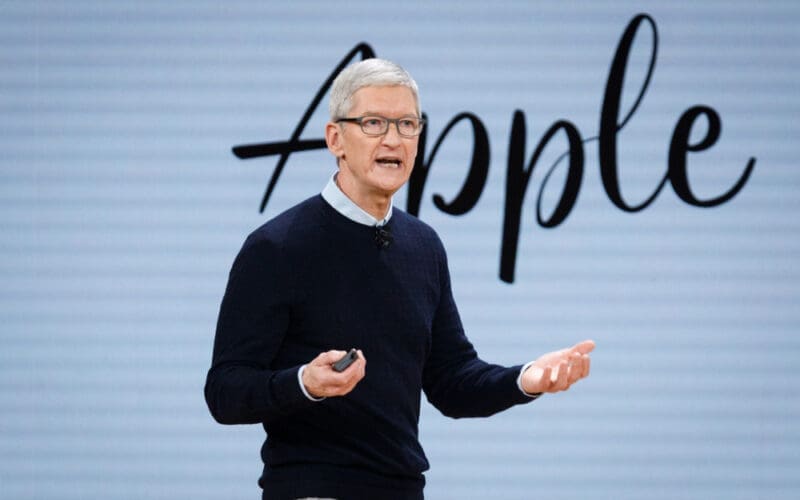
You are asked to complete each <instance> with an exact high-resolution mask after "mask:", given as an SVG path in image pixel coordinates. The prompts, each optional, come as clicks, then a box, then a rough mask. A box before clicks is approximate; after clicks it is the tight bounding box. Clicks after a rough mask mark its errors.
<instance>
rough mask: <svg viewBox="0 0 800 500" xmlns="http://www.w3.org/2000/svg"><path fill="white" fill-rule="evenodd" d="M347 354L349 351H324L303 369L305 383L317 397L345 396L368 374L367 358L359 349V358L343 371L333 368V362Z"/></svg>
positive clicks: (310, 392) (312, 394) (307, 388)
mask: <svg viewBox="0 0 800 500" xmlns="http://www.w3.org/2000/svg"><path fill="white" fill-rule="evenodd" d="M345 354H347V351H328V352H323V353H322V354H320V355H319V356H317V357H316V358H314V359H313V360H312V361H311V362H310V363H308V364H307V365H306V367H305V369H304V370H303V385H304V386H305V388H306V391H308V393H309V394H310V395H311V396H313V397H315V398H327V397H332V396H344V395H345V394H347V393H348V392H350V391H352V390H353V388H354V387H355V386H356V384H358V383H359V382H360V381H361V379H362V378H364V375H365V374H366V367H367V360H366V358H365V357H364V353H362V352H361V351H358V359H357V360H355V361H354V362H353V364H352V365H350V366H349V367H347V369H346V370H344V371H343V372H341V373H340V372H337V371H336V370H334V369H333V363H335V362H336V361H338V360H339V359H341V357H342V356H344V355H345Z"/></svg>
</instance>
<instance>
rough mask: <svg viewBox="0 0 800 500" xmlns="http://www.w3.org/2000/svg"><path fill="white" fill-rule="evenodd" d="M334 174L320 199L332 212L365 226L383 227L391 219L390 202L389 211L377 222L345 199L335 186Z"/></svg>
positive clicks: (370, 215)
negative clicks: (334, 211) (331, 208)
mask: <svg viewBox="0 0 800 500" xmlns="http://www.w3.org/2000/svg"><path fill="white" fill-rule="evenodd" d="M337 174H338V172H337V173H335V174H333V175H332V176H331V178H330V180H328V184H327V185H326V186H325V189H323V190H322V199H323V200H325V201H327V202H328V205H330V206H332V207H333V208H334V210H336V211H337V212H339V213H340V214H342V215H344V216H345V217H347V218H348V219H350V220H351V221H353V222H358V223H359V224H364V225H365V226H384V225H386V224H387V223H388V222H389V219H391V218H392V202H391V201H390V202H389V210H387V211H386V216H385V217H384V218H383V219H382V220H378V219H376V218H375V217H373V216H372V214H370V213H369V212H367V211H366V210H364V209H363V208H361V207H359V206H358V205H356V203H355V202H354V201H353V200H351V199H350V198H348V197H347V195H346V194H344V193H343V192H342V190H341V189H339V186H337V185H336V175H337Z"/></svg>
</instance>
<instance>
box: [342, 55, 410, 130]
mask: <svg viewBox="0 0 800 500" xmlns="http://www.w3.org/2000/svg"><path fill="white" fill-rule="evenodd" d="M395 85H400V86H403V87H407V88H408V89H409V90H411V93H412V94H413V95H414V101H415V102H416V103H417V116H422V114H421V111H420V109H421V108H420V105H419V89H418V87H417V82H415V81H414V79H413V78H411V75H409V74H408V72H407V71H406V70H404V69H403V68H402V67H400V65H398V64H395V63H393V62H391V61H387V60H385V59H365V60H363V61H361V62H357V63H355V64H351V65H350V66H348V67H347V68H345V69H344V70H342V72H341V73H339V75H338V76H337V77H336V79H335V80H334V81H333V85H332V86H331V100H330V103H329V104H328V111H329V112H330V114H331V121H335V120H337V119H338V118H344V117H346V116H347V113H349V112H350V109H351V108H352V107H353V102H352V97H353V94H355V93H356V92H357V91H358V90H360V89H362V88H364V87H390V86H395Z"/></svg>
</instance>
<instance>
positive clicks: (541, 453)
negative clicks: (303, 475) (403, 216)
mask: <svg viewBox="0 0 800 500" xmlns="http://www.w3.org/2000/svg"><path fill="white" fill-rule="evenodd" d="M798 25H800V4H798V3H797V2H791V1H770V2H752V1H748V2H745V1H730V0H728V1H724V2H723V1H708V2H649V1H637V2H630V1H615V2H608V1H599V2H598V1H588V0H586V1H577V2H529V1H512V0H500V1H495V2H485V1H465V0H458V1H455V0H453V1H440V2H424V1H417V0H408V1H406V2H401V3H397V2H393V3H387V4H383V3H379V2H371V1H352V2H338V3H335V2H334V3H331V2H324V1H304V2H261V1H246V0H241V1H229V2H212V1H200V2H197V1H192V2H156V1H136V2H133V1H130V2H127V1H120V2H103V1H92V0H82V1H74V2H59V1H36V0H32V1H23V0H18V1H15V0H6V1H4V2H3V3H2V5H0V65H1V66H0V67H2V76H1V77H0V116H1V117H2V119H0V234H2V235H1V236H0V497H2V498H9V499H56V498H58V499H85V498H115V499H117V498H118V499H161V498H163V499H174V498H193V499H212V498H215V499H216V498H259V495H260V490H259V489H258V486H257V485H256V480H257V478H258V477H259V475H260V473H261V467H262V464H261V461H260V458H259V450H260V446H261V443H262V441H263V438H264V431H263V429H262V428H261V427H260V426H255V425H254V426H221V425H218V424H217V423H215V422H214V421H213V419H212V418H211V416H210V414H209V412H208V410H207V408H206V405H205V401H204V399H203V384H204V382H205V374H206V371H207V370H208V367H209V365H210V361H211V350H212V343H213V338H214V328H215V323H216V316H217V313H218V310H219V304H220V300H221V298H222V294H223V291H224V288H225V283H226V281H227V275H228V271H229V269H230V265H231V263H232V261H233V258H234V256H235V255H236V253H237V251H238V250H239V248H240V246H241V244H242V242H243V240H244V238H245V237H246V235H247V234H248V233H249V232H250V231H252V230H253V229H254V228H256V227H257V226H259V225H261V224H262V223H263V222H264V221H266V220H268V219H269V218H271V217H274V216H275V215H277V214H279V213H280V212H282V211H283V210H285V209H286V208H288V207H290V206H292V205H294V204H296V203H298V202H300V201H302V200H304V199H305V198H307V197H309V196H312V195H314V194H316V193H319V192H320V190H321V189H322V188H323V187H324V185H325V183H326V182H327V180H328V178H329V176H330V175H331V174H332V172H333V171H334V170H335V163H334V160H333V158H332V156H331V155H330V153H329V152H328V151H327V150H325V149H322V148H321V147H320V146H321V145H320V140H321V139H322V137H323V128H324V124H325V122H326V120H327V97H328V96H327V88H326V87H325V85H324V84H325V82H326V80H327V79H328V78H329V76H330V75H331V74H332V72H333V71H334V69H335V68H336V67H337V66H338V65H340V64H341V63H343V62H346V61H356V60H360V59H361V58H363V57H366V56H369V55H372V54H374V55H377V56H379V57H384V58H387V59H391V60H394V61H397V62H399V63H400V64H402V65H403V66H404V67H406V69H408V70H409V71H410V72H411V74H412V75H414V77H415V79H416V80H417V82H418V83H419V85H420V90H421V104H422V109H423V111H424V113H425V115H426V117H427V118H428V125H427V127H426V131H425V136H424V137H423V140H424V146H423V147H420V151H419V158H420V159H419V161H418V165H417V170H416V172H415V177H414V183H413V184H412V185H410V187H407V188H404V189H403V190H401V191H400V192H399V193H398V194H397V195H396V197H395V200H394V201H395V205H396V206H397V207H398V208H400V209H403V210H407V211H409V212H411V213H413V214H416V215H417V216H418V217H420V218H421V219H422V220H424V221H425V222H427V223H428V224H430V225H432V226H433V227H434V228H435V229H436V231H437V232H438V233H439V235H440V237H441V238H442V240H443V242H444V244H445V247H446V248H447V251H448V255H449V263H450V269H451V273H452V281H453V287H454V293H455V296H456V301H457V303H458V306H459V310H460V313H461V316H462V319H463V322H464V325H465V328H466V331H467V334H468V336H469V338H470V339H471V340H472V342H473V343H474V344H475V346H476V348H477V349H478V351H479V353H480V355H481V357H482V358H483V359H486V360H488V361H492V362H496V363H502V364H517V363H524V362H527V361H529V360H532V359H535V358H536V357H537V356H538V355H540V354H542V353H544V352H547V351H550V350H553V349H557V348H561V347H565V346H568V345H571V344H573V343H575V342H577V341H579V340H582V339H585V338H592V339H594V340H595V341H596V342H597V349H596V351H595V353H594V355H593V365H592V374H591V376H590V377H589V378H588V379H587V380H585V381H583V382H581V383H580V384H578V385H576V386H575V387H574V388H573V389H572V390H570V391H569V392H567V393H561V394H556V395H547V396H545V397H542V398H541V399H540V400H538V401H536V402H535V403H533V404H532V405H525V406H522V407H517V408H513V409H511V410H509V411H506V412H504V413H502V414H500V415H497V416H494V417H492V418H490V419H463V420H457V421H454V420H450V419H448V418H446V417H444V416H442V415H441V414H439V413H438V411H436V410H435V409H434V408H433V407H431V406H430V405H428V404H427V402H425V404H424V407H423V411H422V416H421V423H420V425H421V441H422V443H423V446H424V447H425V450H426V453H427V455H428V458H429V459H430V462H431V470H430V471H429V472H428V473H427V474H426V477H427V481H428V486H427V488H426V496H427V497H428V498H432V499H447V498H464V499H466V498H470V499H479V498H480V499H482V498H487V497H490V496H491V497H492V498H497V499H521V498H531V497H537V498H538V497H541V498H559V499H586V498H615V499H641V498H658V499H676V498H698V499H707V498H726V499H752V498H786V499H788V498H798V495H800V476H798V474H797V471H798V470H800V398H799V396H800V369H799V368H800V338H799V337H798V331H799V330H800V217H798V212H799V211H800V195H798V189H799V188H800V169H798V164H797V158H798V155H800V142H799V141H798V137H800V93H798V81H799V80H800V34H799V33H800V31H798V29H797V26H798ZM318 95H319V97H320V98H321V102H319V103H317V102H316V99H315V97H316V96H318ZM304 117H305V118H304ZM239 146H242V148H241V149H238V150H237V151H239V152H240V155H244V156H249V158H246V159H241V158H239V157H238V156H236V155H235V154H234V153H233V151H232V148H234V147H239ZM434 152H435V154H434ZM422 174H424V175H422ZM483 175H485V179H486V180H485V182H482V176H483ZM271 182H273V183H274V184H273V188H272V190H271V191H270V192H269V193H268V196H267V192H268V186H269V185H270V183H271ZM262 206H263V210H262ZM354 307H357V306H356V305H354Z"/></svg>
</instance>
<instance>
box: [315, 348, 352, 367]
mask: <svg viewBox="0 0 800 500" xmlns="http://www.w3.org/2000/svg"><path fill="white" fill-rule="evenodd" d="M345 354H347V352H345V351H336V350H331V351H325V352H323V353H321V354H320V355H319V356H317V357H316V358H314V360H313V361H312V363H313V364H315V365H330V364H331V363H335V362H337V361H339V359H341V357H342V356H344V355H345Z"/></svg>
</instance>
